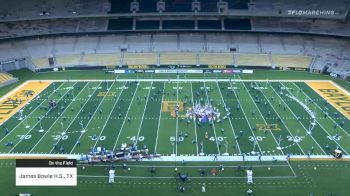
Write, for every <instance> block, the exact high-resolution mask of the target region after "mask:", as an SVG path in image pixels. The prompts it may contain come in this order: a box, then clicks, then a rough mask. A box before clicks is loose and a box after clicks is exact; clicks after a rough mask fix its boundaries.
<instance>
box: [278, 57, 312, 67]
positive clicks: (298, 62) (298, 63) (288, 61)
mask: <svg viewBox="0 0 350 196" xmlns="http://www.w3.org/2000/svg"><path fill="white" fill-rule="evenodd" d="M311 60H312V58H311V57H310V56H294V55H291V56H289V55H272V61H273V63H274V65H275V66H277V67H283V68H287V67H294V68H308V67H309V65H310V63H311Z"/></svg>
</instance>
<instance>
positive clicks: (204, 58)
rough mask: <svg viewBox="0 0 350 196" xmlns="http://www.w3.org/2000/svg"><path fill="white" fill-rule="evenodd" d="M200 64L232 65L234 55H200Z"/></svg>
mask: <svg viewBox="0 0 350 196" xmlns="http://www.w3.org/2000/svg"><path fill="white" fill-rule="evenodd" d="M199 63H200V64H201V65H232V64H233V54H232V53H200V54H199Z"/></svg>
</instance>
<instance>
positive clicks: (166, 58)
mask: <svg viewBox="0 0 350 196" xmlns="http://www.w3.org/2000/svg"><path fill="white" fill-rule="evenodd" d="M160 64H161V65H195V64H196V54H195V53H180V52H179V53H160Z"/></svg>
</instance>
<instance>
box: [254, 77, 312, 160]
mask: <svg viewBox="0 0 350 196" xmlns="http://www.w3.org/2000/svg"><path fill="white" fill-rule="evenodd" d="M255 84H256V85H257V83H256V82H255ZM259 91H260V92H261V93H262V95H263V96H264V97H265V99H266V100H267V102H268V103H269V104H270V105H271V106H272V109H273V110H274V111H275V113H276V114H277V116H278V117H279V118H280V119H281V122H282V123H283V125H284V126H285V127H286V129H287V131H288V132H289V134H290V135H291V136H293V138H294V135H293V134H292V133H291V132H290V130H289V128H288V127H287V125H286V124H285V123H284V121H283V120H282V118H281V116H280V115H279V114H278V112H277V111H276V109H275V107H274V106H273V104H272V103H271V102H270V100H269V99H268V98H267V97H266V95H265V93H264V91H262V90H261V89H259ZM276 94H278V93H276ZM278 96H279V95H278ZM296 144H297V146H298V147H299V149H300V150H301V152H303V153H304V155H306V154H305V152H304V150H303V149H302V148H301V147H300V145H299V143H296Z"/></svg>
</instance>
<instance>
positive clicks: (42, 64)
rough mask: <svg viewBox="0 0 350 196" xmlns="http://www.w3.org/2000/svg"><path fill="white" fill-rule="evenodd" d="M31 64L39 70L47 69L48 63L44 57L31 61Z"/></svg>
mask: <svg viewBox="0 0 350 196" xmlns="http://www.w3.org/2000/svg"><path fill="white" fill-rule="evenodd" d="M32 63H33V64H34V65H35V66H36V67H37V68H39V69H43V68H47V67H49V61H48V59H47V58H45V57H42V58H36V59H32Z"/></svg>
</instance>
